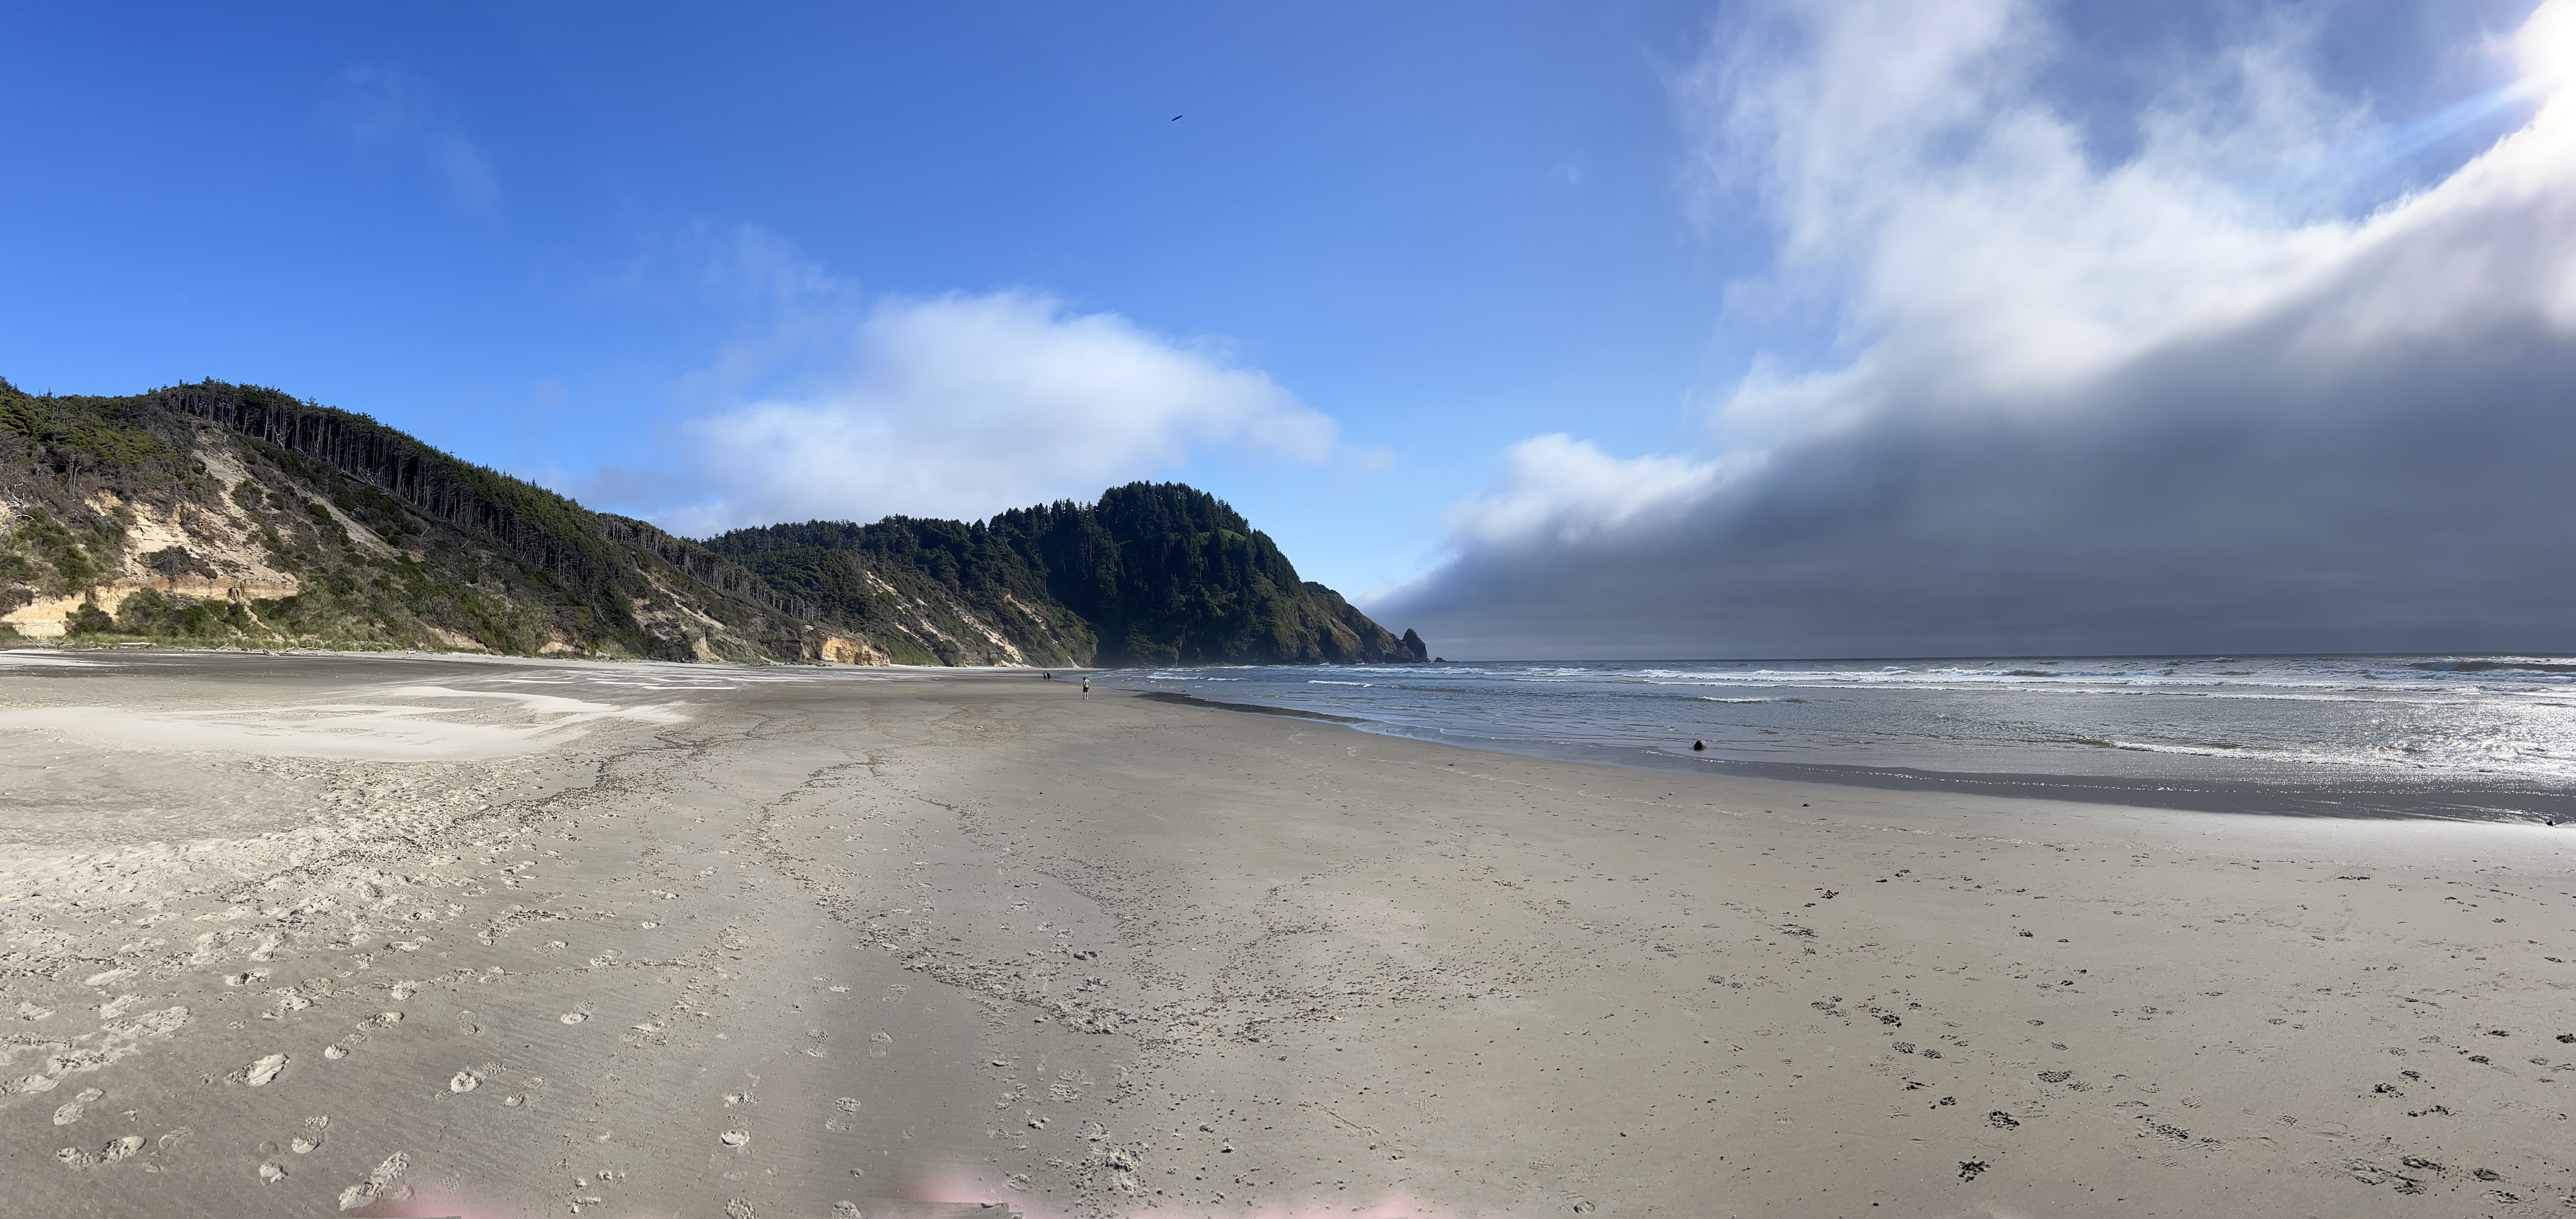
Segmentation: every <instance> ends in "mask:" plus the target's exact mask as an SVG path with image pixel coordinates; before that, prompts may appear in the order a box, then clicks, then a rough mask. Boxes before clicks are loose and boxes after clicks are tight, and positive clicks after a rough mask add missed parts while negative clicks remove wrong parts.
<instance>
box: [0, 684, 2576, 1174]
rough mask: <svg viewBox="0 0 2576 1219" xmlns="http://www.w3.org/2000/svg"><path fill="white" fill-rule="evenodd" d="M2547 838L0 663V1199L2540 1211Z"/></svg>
mask: <svg viewBox="0 0 2576 1219" xmlns="http://www.w3.org/2000/svg"><path fill="white" fill-rule="evenodd" d="M2571 844H2576V829H2571V828H2548V827H2542V826H2532V825H2476V824H2460V823H2444V822H2429V821H2353V820H2335V819H2326V818H2292V817H2269V818H2266V817H2253V816H2236V815H2223V814H2211V813H2179V812H2167V811H2161V810H2155V809H2147V808H2136V807H2108V806H2093V805H2081V804H2068V803H2052V802H2043V801H2015V800H2004V799H1996V798H1989V797H1982V796H1979V797H1967V796H1952V795H1942V794H1937V793H1935V794H1926V793H1917V792H1902V791H1887V790H1868V789H1861V788H1843V787H1834V786H1826V785H1814V784H1795V783H1787V782H1768V781H1756V780H1747V779H1730V778H1724V777H1718V776H1694V775H1682V774H1667V773H1662V772H1652V771H1638V770H1626V769H1619V768H1612V767H1598V766H1584V765H1577V764H1572V763H1563V762H1552V761H1544V760H1535V759H1529V758H1522V757H1515V756H1508V755H1500V754H1490V753H1481V752H1472V751H1466V750H1460V749H1454V748H1448V747H1443V746H1439V745H1433V744H1425V743H1421V742H1416V741H1410V740H1404V739H1398V738H1392V737H1386V736H1377V735H1371V734H1367V733H1363V732H1359V731H1356V730H1353V729H1351V728H1348V727H1345V726H1341V725H1336V724H1330V723H1322V722H1316V721H1312V720H1301V719H1295V718H1287V717H1280V716H1271V715H1260V714H1246V713H1241V712H1236V711H1227V710H1219V709H1211V708H1207V707H1200V706H1188V705H1176V704H1174V703H1171V702H1168V701H1157V700H1150V699H1144V698H1139V697H1136V696H1134V695H1132V694H1129V693H1125V692H1122V691H1118V690H1112V689H1107V688H1103V689H1098V690H1095V691H1093V692H1092V693H1091V695H1090V696H1089V697H1088V698H1085V697H1084V695H1083V694H1082V691H1081V690H1080V688H1079V686H1078V684H1077V683H1074V682H1066V681H1055V682H1045V681H1041V680H1039V679H1037V678H1036V677H1035V675H1033V674H1025V673H1012V674H946V675H943V674H932V673H923V672H897V673H888V672H886V671H876V672H862V671H855V670H849V669H821V668H797V667H775V668H756V667H736V666H717V665H706V666H689V665H654V664H603V663H580V662H560V663H548V662H529V661H498V660H464V659H449V658H433V657H376V658H368V657H334V656H262V655H239V654H177V653H146V654H132V653H107V652H40V651H27V652H16V653H0V922H5V932H6V937H7V942H6V946H5V952H6V957H5V970H0V1019H5V1021H6V1029H7V1037H6V1040H5V1042H0V1080H5V1083H0V1093H5V1095H0V1194H5V1195H6V1196H7V1197H8V1199H9V1201H8V1203H7V1206H6V1209H7V1210H8V1211H9V1212H10V1213H11V1214H13V1215H25V1216H120V1217H121V1216H142V1215H165V1214H166V1215H178V1214H189V1215H212V1216H245V1217H247V1216H283V1215H312V1216H323V1215H334V1214H357V1215H370V1216H394V1215H405V1216H431V1215H459V1216H468V1215H470V1216H537V1215H560V1214H584V1215H600V1216H705V1217H709V1219H717V1217H722V1219H785V1217H791V1216H812V1217H817V1219H820V1217H827V1216H848V1215H852V1214H861V1215H869V1216H878V1217H880V1219H886V1217H895V1216H928V1215H954V1214H980V1215H1000V1214H1004V1213H1011V1212H1016V1213H1019V1214H1023V1215H1026V1216H1030V1217H1032V1219H1039V1217H1045V1219H1053V1217H1058V1216H1093V1215H1140V1216H1141V1215H1155V1216H1291V1215H1294V1216H1325V1215H1335V1216H1344V1215H1359V1216H1381V1215H1423V1216H1471V1215H1474V1216H1538V1215H1571V1214H1600V1215H1650V1214H1651V1215H1672V1216H1715V1215H1724V1216H1853V1215H1903V1216H2040V1215H2113V1216H2125V1215H2138V1216H2146V1215H2193V1216H2206V1215H2253V1214H2261V1215H2278V1216H2309V1215H2313V1216H2376V1215H2405V1216H2415V1215H2425V1216H2463V1215H2505V1214H2529V1213H2536V1212H2538V1211H2543V1210H2546V1211H2553V1212H2554V1211H2557V1210H2559V1209H2560V1208H2561V1207H2562V1206H2564V1205H2576V1152H2571V1148H2576V1130H2571V1127H2570V1126H2569V1124H2568V1120H2567V1119H2568V1114H2569V1113H2570V1112H2576V993H2571V986H2576V853H2571V850H2570V846H2571ZM932 1204H947V1205H944V1206H941V1205H932ZM988 1204H989V1205H988Z"/></svg>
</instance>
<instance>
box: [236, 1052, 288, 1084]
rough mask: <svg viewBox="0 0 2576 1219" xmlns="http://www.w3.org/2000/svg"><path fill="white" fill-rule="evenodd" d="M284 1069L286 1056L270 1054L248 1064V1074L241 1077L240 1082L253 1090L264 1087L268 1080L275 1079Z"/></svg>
mask: <svg viewBox="0 0 2576 1219" xmlns="http://www.w3.org/2000/svg"><path fill="white" fill-rule="evenodd" d="M285 1069H286V1055H284V1054H271V1055H269V1056H268V1057H266V1058H263V1059H260V1060H259V1061H258V1062H254V1063H252V1064H250V1073H249V1074H247V1075H245V1076H243V1077H242V1082H243V1083H246V1084H249V1085H250V1086H252V1087H254V1088H261V1087H266V1086H267V1085H268V1083H269V1081H270V1080H273V1079H276V1078H277V1074H278V1072H280V1071H283V1070H285Z"/></svg>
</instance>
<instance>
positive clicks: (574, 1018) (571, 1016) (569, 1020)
mask: <svg viewBox="0 0 2576 1219" xmlns="http://www.w3.org/2000/svg"><path fill="white" fill-rule="evenodd" d="M555 1019H556V1020H558V1021H561V1022H562V1023H565V1024H579V1023H581V1022H582V1021H584V1020H588V1019H590V1014H589V1013H588V1012H565V1013H564V1014H562V1015H560V1016H557V1017H555Z"/></svg>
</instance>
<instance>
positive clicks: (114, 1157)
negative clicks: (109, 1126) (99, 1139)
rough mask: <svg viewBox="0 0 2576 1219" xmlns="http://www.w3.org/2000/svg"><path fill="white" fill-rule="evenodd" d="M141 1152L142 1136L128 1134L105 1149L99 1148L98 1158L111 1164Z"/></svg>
mask: <svg viewBox="0 0 2576 1219" xmlns="http://www.w3.org/2000/svg"><path fill="white" fill-rule="evenodd" d="M141 1150H143V1136H142V1135H139V1134H129V1135H127V1136H125V1137H124V1138H121V1139H118V1140H116V1141H115V1142H113V1143H110V1144H108V1145H107V1146H105V1147H102V1148H99V1150H98V1158H99V1159H101V1160H104V1161H106V1162H107V1163H110V1164H113V1163H115V1162H117V1161H118V1160H122V1159H124V1158H126V1157H127V1156H130V1155H133V1154H134V1153H135V1152H138V1151H141Z"/></svg>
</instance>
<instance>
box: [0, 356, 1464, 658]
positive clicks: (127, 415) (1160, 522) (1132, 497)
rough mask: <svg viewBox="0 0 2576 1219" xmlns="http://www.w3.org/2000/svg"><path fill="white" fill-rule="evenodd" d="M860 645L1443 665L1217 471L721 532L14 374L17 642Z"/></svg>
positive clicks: (995, 653)
mask: <svg viewBox="0 0 2576 1219" xmlns="http://www.w3.org/2000/svg"><path fill="white" fill-rule="evenodd" d="M8 635H16V636H21V637H31V638H47V637H60V636H66V635H68V636H73V637H81V636H99V637H107V636H130V637H136V638H147V639H168V640H174V641H187V642H194V643H225V644H240V645H246V646H329V647H422V648H446V649H458V650H479V651H491V652H505V653H513V654H564V655H579V656H603V657H618V656H625V657H652V658H661V659H675V660H780V661H818V660H829V661H840V662H847V663H861V664H884V663H913V664H951V665H971V664H1036V665H1082V664H1111V665H1115V664H1199V663H1297V662H1306V661H1404V660H1420V659H1423V656H1424V649H1423V646H1422V643H1421V640H1420V639H1419V638H1418V637H1416V636H1414V635H1413V634H1412V632H1409V631H1408V632H1406V634H1405V636H1404V637H1403V638H1402V639H1398V638H1396V637H1395V636H1393V635H1391V634H1389V633H1388V632H1387V631H1385V630H1383V629H1382V628H1380V627H1378V625H1377V624H1376V623H1374V622H1371V621H1369V619H1368V618H1367V616H1366V615H1364V614H1361V613H1360V612H1359V611H1358V610H1357V609H1354V608H1353V607H1352V606H1351V605H1350V604H1349V603H1348V602H1346V601H1344V600H1343V599H1342V598H1341V596H1340V595H1339V594H1336V593H1334V592H1333V591H1332V590H1331V589H1328V588H1325V587H1324V586H1322V585H1320V584H1311V583H1306V582H1304V581H1301V580H1299V579H1298V577H1297V573H1296V570H1295V568H1294V567H1292V566H1291V565H1290V564H1289V562H1288V560H1287V557H1286V556H1285V555H1282V554H1281V553H1280V552H1279V549H1278V547H1277V546H1276V545H1275V544H1273V543H1272V542H1271V541H1270V539H1269V538H1268V537H1267V536H1265V535H1263V534H1261V533H1259V532H1258V531H1256V530H1254V529H1253V528H1252V527H1251V526H1250V525H1249V524H1248V523H1247V522H1245V521H1244V519H1243V518H1242V516H1241V515H1240V514H1238V513H1236V512H1235V511H1234V510H1233V509H1231V508H1229V507H1227V506H1226V505H1225V504H1224V503H1223V502H1221V501H1219V500H1217V499H1216V498H1215V497H1213V496H1211V495H1208V494H1207V493H1205V492H1202V491H1198V490H1195V489H1192V488H1189V487H1184V486H1180V485H1177V484H1146V483H1137V484H1132V485H1130V486H1126V487H1120V488H1116V489H1113V490H1111V491H1109V492H1107V493H1105V494H1104V495H1103V496H1102V497H1101V499H1100V501H1099V502H1098V503H1097V504H1090V505H1081V504H1074V503H1071V502H1062V503H1056V504H1050V505H1043V506H1040V507H1035V508H1029V509H1024V510H1020V511H1016V512H1008V513H1004V514H1002V515H1000V516H997V517H995V518H994V519H992V520H990V521H986V522H980V523H972V524H970V523H965V522H958V521H936V520H919V519H913V518H906V517H895V518H889V519H887V520H884V521H880V522H877V523H875V524H871V525H859V524H855V523H849V522H820V521H818V522H809V523H806V524H802V525H775V526H769V527H765V528H760V529H744V530H736V531H734V532H732V533H728V534H725V535H723V536H722V537H719V538H715V539H710V540H709V541H707V542H705V543H700V542H695V541H691V540H689V539H686V538H680V537H675V536H673V535H671V534H669V533H667V532H664V531H663V530H661V529H658V528H656V527H654V526H653V525H650V524H648V523H646V522H643V521H638V520H633V519H630V518H626V517H621V516H615V515H612V514H607V513H598V512H592V511H590V510H589V509H586V508H583V507H582V506H581V505H579V504H577V503H575V502H573V501H572V500H570V499H567V498H565V497H563V496H561V495H558V494H556V493H554V492H552V491H548V490H546V489H544V488H542V487H539V486H537V485H535V484H533V483H529V482H526V481H524V480H521V479H516V478H512V477H510V476H508V475H505V474H501V473H499V472H497V471H494V470H490V469H487V468H484V467H481V466H477V465H473V464H472V463H469V462H464V461H460V460H458V459H456V458H454V457H451V456H449V455H447V454H445V453H442V452H439V451H438V450H436V449H434V448H431V447H430V446H429V445H427V444H424V443H422V442H421V441H419V440H417V439H414V438H413V437H411V436H408V435H405V434H404V433H402V432H399V431H396V430H395V429H393V428H389V427H386V426H384V425H383V424H380V423H377V422H376V421H374V420H373V419H370V418H368V417H366V416H364V415H360V414H355V413H351V412H347V411H341V410H335V409H332V408H329V407H323V406H320V405H318V404H315V403H311V402H298V401H296V400H295V399H294V398H292V397H290V396H288V395H287V394H284V393H282V392H279V391H276V390H272V389H265V388H261V387H257V386H242V385H228V384H225V383H222V382H216V381H208V382H204V383H201V384H197V385H184V386H176V387H171V388H167V389H161V390H155V391H153V392H151V393H148V394H138V395H133V396H130V397H66V396H54V395H30V394H26V393H23V392H21V391H19V390H18V389H17V388H16V387H15V386H12V385H10V384H8V383H7V382H5V381H0V637H5V636H8Z"/></svg>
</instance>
